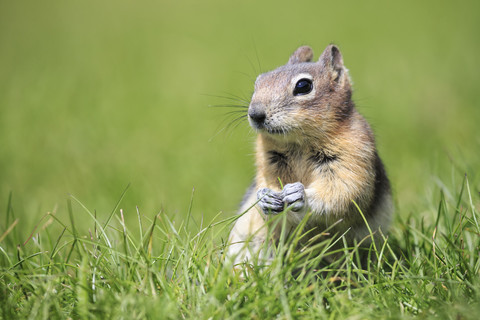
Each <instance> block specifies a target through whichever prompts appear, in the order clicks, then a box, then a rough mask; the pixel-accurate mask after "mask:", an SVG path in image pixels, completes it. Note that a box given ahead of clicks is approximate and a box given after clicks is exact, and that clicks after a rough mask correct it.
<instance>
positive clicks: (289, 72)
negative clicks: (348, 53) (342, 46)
mask: <svg viewBox="0 0 480 320" xmlns="http://www.w3.org/2000/svg"><path fill="white" fill-rule="evenodd" d="M312 57H313V52H312V50H311V49H310V48H309V47H300V48H298V49H297V51H295V52H294V53H293V54H292V56H291V57H290V59H289V61H288V63H287V64H286V65H284V66H281V67H279V68H277V69H276V70H273V71H271V72H268V73H265V74H262V75H260V76H259V77H258V78H257V81H256V83H255V92H254V94H253V96H252V100H251V103H250V106H249V114H250V115H255V113H257V114H265V121H264V122H263V123H262V124H261V125H259V124H258V123H255V121H252V118H250V119H249V120H250V123H251V125H252V127H254V128H255V129H257V131H258V137H257V143H256V166H257V175H256V178H255V183H254V187H253V188H251V189H250V191H249V193H247V195H246V197H245V201H244V203H243V205H242V207H241V208H240V211H241V212H244V211H246V210H247V209H248V208H250V207H252V206H253V204H254V203H255V202H256V201H257V196H256V191H257V190H259V189H261V188H269V189H271V190H273V191H281V185H280V182H279V179H280V181H281V182H282V184H283V185H286V184H289V183H297V182H300V183H302V184H303V186H304V187H305V203H306V208H305V209H304V210H300V211H299V212H293V211H288V212H287V215H288V216H287V221H288V224H289V226H290V227H295V226H296V225H297V224H298V223H299V222H300V221H301V219H302V218H303V216H304V215H305V214H306V213H307V212H312V216H311V217H310V219H309V221H308V226H310V227H312V228H313V227H316V228H317V229H318V230H319V231H323V230H324V229H325V228H327V227H329V226H331V225H332V224H334V223H336V222H338V221H340V220H341V222H340V223H338V224H337V226H336V228H335V231H338V232H342V233H343V232H345V231H346V230H347V229H349V228H350V230H349V232H347V239H349V240H353V239H357V240H360V239H361V238H363V237H365V236H367V235H368V231H367V228H366V227H365V224H364V222H363V218H362V217H361V215H360V214H359V212H358V210H357V209H356V207H355V205H354V204H353V201H355V202H356V203H357V204H358V205H359V207H360V208H361V209H362V212H363V213H364V214H365V215H366V217H367V219H368V222H369V225H370V227H371V228H372V230H373V231H376V230H378V229H379V228H381V229H382V230H383V231H386V229H387V228H388V225H389V222H390V216H391V213H392V205H391V192H390V184H389V181H388V178H387V176H386V174H385V170H384V168H383V164H382V162H381V160H380V158H379V157H378V154H377V151H376V148H375V140H374V136H373V132H372V130H371V128H370V126H369V125H368V123H367V122H366V120H365V119H364V118H363V117H362V116H361V115H360V114H359V113H358V112H357V111H356V109H355V108H354V103H353V102H352V100H351V96H352V88H351V81H350V78H349V76H348V70H347V69H346V68H345V67H344V65H343V58H342V55H341V54H340V51H339V50H338V48H337V47H336V46H333V45H330V46H328V47H327V48H326V49H325V51H324V52H323V54H322V55H321V57H320V59H319V61H318V62H310V61H311V60H312ZM300 78H307V79H311V80H312V83H313V90H312V92H310V93H309V94H305V95H301V96H295V95H294V94H292V92H293V88H294V86H295V83H296V81H298V80H299V79H300ZM266 219H268V214H265V213H264V212H263V211H262V210H261V209H259V208H258V206H253V207H252V208H251V209H250V210H248V212H246V213H245V214H244V215H243V216H242V217H241V218H240V219H239V220H238V221H237V223H236V224H235V226H234V228H233V230H232V232H231V235H230V243H231V245H230V249H229V255H230V256H232V257H235V261H236V262H241V261H243V260H248V259H249V258H250V257H251V255H254V254H258V250H259V247H260V245H261V244H262V243H263V242H264V241H265V240H266V239H265V235H266V231H265V230H262V229H264V224H265V220H266ZM249 238H253V240H252V241H247V240H249Z"/></svg>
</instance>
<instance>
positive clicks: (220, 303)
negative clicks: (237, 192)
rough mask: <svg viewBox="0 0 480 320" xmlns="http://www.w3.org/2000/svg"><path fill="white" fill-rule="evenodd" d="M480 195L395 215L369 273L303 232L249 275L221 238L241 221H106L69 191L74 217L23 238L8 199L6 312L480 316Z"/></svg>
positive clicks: (350, 255) (2, 260)
mask: <svg viewBox="0 0 480 320" xmlns="http://www.w3.org/2000/svg"><path fill="white" fill-rule="evenodd" d="M447 192H448V193H451V194H453V195H455V198H454V199H453V200H454V201H451V200H448V199H447V198H446V197H445V196H444V194H445V193H447ZM479 200H480V199H479V195H478V193H472V190H471V189H470V185H469V182H468V179H467V178H466V177H465V179H464V180H463V182H462V183H461V184H460V185H459V186H457V188H455V189H450V190H442V191H441V198H440V201H439V203H438V209H437V212H436V215H435V216H434V218H435V220H434V221H435V223H431V224H430V223H426V221H425V220H426V219H425V217H420V216H414V215H411V216H410V217H408V218H406V219H401V218H397V221H396V222H395V227H394V228H393V230H392V232H391V234H390V235H388V236H385V237H384V240H383V241H381V242H380V243H377V246H375V247H374V246H371V248H370V251H371V252H370V254H371V256H372V257H374V258H373V259H371V260H369V261H368V263H367V264H365V265H364V267H363V268H361V267H360V253H359V249H358V248H345V249H340V250H338V249H337V251H333V249H332V248H331V245H332V243H333V242H334V241H342V237H341V236H339V237H334V238H331V239H329V240H326V241H324V242H321V243H319V244H316V245H312V246H305V247H302V248H298V247H297V245H298V242H299V240H300V238H301V237H302V234H303V231H304V230H302V228H301V227H300V228H298V229H297V230H296V231H295V232H293V233H292V234H289V235H287V234H286V233H283V236H282V237H281V241H280V242H279V243H278V244H277V245H276V246H274V247H273V248H270V250H273V252H274V256H275V258H274V260H273V261H272V263H271V265H261V264H255V263H254V264H253V265H248V266H245V269H244V270H246V271H245V272H239V271H237V272H235V271H234V270H233V269H232V265H231V264H230V263H229V262H228V261H227V260H226V259H225V257H224V254H223V253H224V250H225V243H224V241H223V240H222V239H225V237H226V235H227V234H228V233H227V232H228V229H229V228H230V227H231V224H232V223H233V221H234V220H235V219H236V216H234V217H231V218H228V219H225V220H220V221H219V220H218V218H214V219H213V220H212V221H211V222H208V223H207V222H205V221H203V220H202V221H196V219H195V218H194V217H193V216H191V215H190V214H188V215H187V219H186V220H185V221H183V222H180V223H175V222H174V221H172V219H171V217H169V215H168V214H166V213H164V212H160V213H159V214H156V215H152V216H150V217H149V216H145V215H143V214H142V213H141V212H139V211H137V212H128V213H127V212H124V211H123V210H122V209H119V208H120V207H119V204H117V205H116V206H115V208H114V210H113V211H112V212H111V214H110V215H108V216H106V217H99V216H98V215H97V214H96V213H95V212H92V211H90V210H89V209H88V208H87V207H86V206H85V205H83V204H82V203H81V202H80V201H78V200H77V199H76V198H74V197H72V198H70V199H69V200H68V203H67V206H66V207H67V210H68V211H69V215H70V217H71V218H70V221H62V220H60V219H59V218H58V217H57V216H56V214H55V213H49V214H47V215H46V216H45V217H44V218H43V219H42V220H41V221H39V222H38V225H37V226H36V228H35V230H33V231H32V233H31V235H30V237H28V238H27V239H24V238H19V237H18V233H17V232H16V229H18V227H16V223H17V221H18V220H17V219H16V217H15V215H14V211H13V208H12V207H11V206H10V205H9V206H8V207H7V212H6V213H7V214H6V219H7V221H6V225H9V226H11V228H8V230H7V231H6V232H5V233H4V234H3V235H2V236H1V241H0V252H1V255H0V266H1V274H0V306H1V314H0V317H1V318H2V319H14V318H15V319H18V318H25V319H27V318H28V319H68V318H74V319H77V318H92V319H97V318H99V319H118V318H126V319H145V318H147V319H148V318H155V319H156V318H162V319H163V318H164V319H181V318H189V319H193V318H201V319H238V318H253V319H257V318H258V319H272V318H280V319H294V318H305V319H323V318H325V319H331V318H368V319H372V318H408V317H420V318H439V317H440V318H450V319H476V317H477V315H478V311H480V303H479V302H480V300H479V294H480V277H479V276H480V255H479V252H480V225H479V221H480V214H479V212H478V208H476V207H475V205H474V203H477V204H478V202H479ZM432 205H434V204H432ZM76 210H79V211H80V212H76ZM127 214H131V215H135V216H136V219H137V225H136V226H135V227H136V228H137V230H130V228H129V227H128V226H127V225H126V224H125V219H124V217H125V215H127ZM284 218H285V215H284V214H283V215H282V214H280V215H279V216H278V218H277V220H276V221H274V223H282V222H284V220H285V219H284ZM79 219H82V220H86V219H88V220H89V221H90V222H89V223H88V224H89V225H90V227H89V228H88V231H87V232H82V231H80V230H79V228H78V226H77V224H76V221H75V220H79ZM188 224H192V225H193V227H192V228H189V225H188ZM58 227H59V228H60V229H61V232H54V231H53V230H56V229H58ZM192 229H194V230H196V231H194V232H192V231H191V230H192ZM332 254H335V255H336V256H338V258H337V259H336V260H335V261H334V262H333V263H330V264H325V263H322V260H323V259H324V258H325V257H327V256H329V255H332Z"/></svg>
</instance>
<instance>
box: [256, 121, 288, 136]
mask: <svg viewBox="0 0 480 320" xmlns="http://www.w3.org/2000/svg"><path fill="white" fill-rule="evenodd" d="M249 118H250V117H249ZM249 122H250V126H251V127H252V128H253V129H255V130H256V131H258V132H265V133H268V134H271V135H285V134H287V133H288V132H289V129H288V128H285V127H282V126H272V125H270V124H269V123H268V122H265V121H261V122H260V121H255V120H252V119H249Z"/></svg>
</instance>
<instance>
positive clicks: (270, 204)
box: [257, 188, 284, 214]
mask: <svg viewBox="0 0 480 320" xmlns="http://www.w3.org/2000/svg"><path fill="white" fill-rule="evenodd" d="M282 198H283V192H275V191H273V190H271V189H268V188H262V189H260V190H258V192H257V199H258V205H259V206H260V208H261V209H262V211H263V213H265V214H278V213H280V212H282V211H283V209H284V203H283V200H282Z"/></svg>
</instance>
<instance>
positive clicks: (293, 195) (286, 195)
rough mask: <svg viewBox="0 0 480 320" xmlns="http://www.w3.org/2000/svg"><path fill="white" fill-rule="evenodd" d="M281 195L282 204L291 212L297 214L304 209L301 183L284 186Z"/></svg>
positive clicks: (303, 194)
mask: <svg viewBox="0 0 480 320" xmlns="http://www.w3.org/2000/svg"><path fill="white" fill-rule="evenodd" d="M282 195H283V199H282V200H283V203H285V205H287V207H288V208H290V209H291V210H292V211H295V212H298V211H300V210H302V209H303V207H305V187H304V186H303V184H302V183H301V182H295V183H289V184H286V185H285V187H283V191H282Z"/></svg>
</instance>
